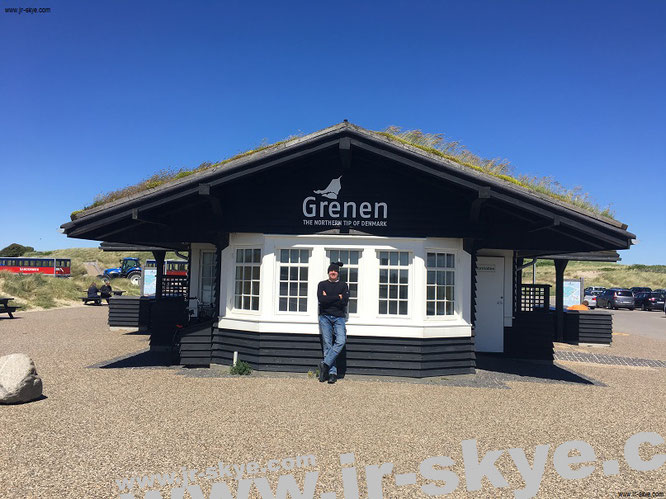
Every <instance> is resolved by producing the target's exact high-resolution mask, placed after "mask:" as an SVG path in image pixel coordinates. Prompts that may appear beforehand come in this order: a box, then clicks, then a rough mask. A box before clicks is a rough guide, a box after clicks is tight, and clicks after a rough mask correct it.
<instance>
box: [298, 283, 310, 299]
mask: <svg viewBox="0 0 666 499" xmlns="http://www.w3.org/2000/svg"><path fill="white" fill-rule="evenodd" d="M307 295H308V284H307V283H306V282H302V283H300V284H299V285H298V296H307Z"/></svg>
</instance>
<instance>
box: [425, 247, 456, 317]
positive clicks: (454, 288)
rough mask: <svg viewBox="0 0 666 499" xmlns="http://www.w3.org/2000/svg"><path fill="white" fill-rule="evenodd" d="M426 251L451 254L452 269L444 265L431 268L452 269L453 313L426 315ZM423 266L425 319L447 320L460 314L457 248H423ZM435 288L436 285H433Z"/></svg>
mask: <svg viewBox="0 0 666 499" xmlns="http://www.w3.org/2000/svg"><path fill="white" fill-rule="evenodd" d="M428 253H445V254H449V255H453V269H451V270H447V268H446V267H435V268H434V269H433V270H435V271H437V269H440V268H441V269H442V270H447V271H449V272H450V271H453V313H452V314H451V315H448V314H445V315H437V314H435V315H428ZM423 267H424V279H423V283H424V285H423V287H424V295H423V296H424V300H423V314H424V317H425V318H426V320H438V321H443V320H444V321H445V320H449V319H450V318H452V317H458V316H460V310H459V298H458V294H459V293H458V286H459V284H458V254H457V250H453V249H446V248H434V247H433V248H425V251H424V254H423ZM435 289H436V287H435ZM437 301H438V300H437V299H436V298H435V310H436V307H437Z"/></svg>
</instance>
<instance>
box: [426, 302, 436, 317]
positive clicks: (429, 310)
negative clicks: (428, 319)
mask: <svg viewBox="0 0 666 499" xmlns="http://www.w3.org/2000/svg"><path fill="white" fill-rule="evenodd" d="M426 314H427V315H435V302H434V301H429V302H427V303H426Z"/></svg>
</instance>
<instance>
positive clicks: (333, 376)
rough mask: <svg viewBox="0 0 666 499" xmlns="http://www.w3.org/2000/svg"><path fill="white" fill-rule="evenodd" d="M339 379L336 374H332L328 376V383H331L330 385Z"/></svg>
mask: <svg viewBox="0 0 666 499" xmlns="http://www.w3.org/2000/svg"><path fill="white" fill-rule="evenodd" d="M337 380H338V377H337V376H336V375H335V374H331V375H330V376H329V377H328V384H329V385H332V384H333V383H335V382H336V381H337Z"/></svg>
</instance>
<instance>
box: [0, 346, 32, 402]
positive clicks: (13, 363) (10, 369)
mask: <svg viewBox="0 0 666 499" xmlns="http://www.w3.org/2000/svg"><path fill="white" fill-rule="evenodd" d="M41 396H42V379H41V378H40V377H39V376H38V375H37V370H36V369H35V363H34V362H33V361H32V359H31V358H30V357H28V356H27V355H25V354H24V353H13V354H11V355H5V356H4V357H0V404H18V403H21V402H29V401H31V400H35V399H37V398H39V397H41Z"/></svg>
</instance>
